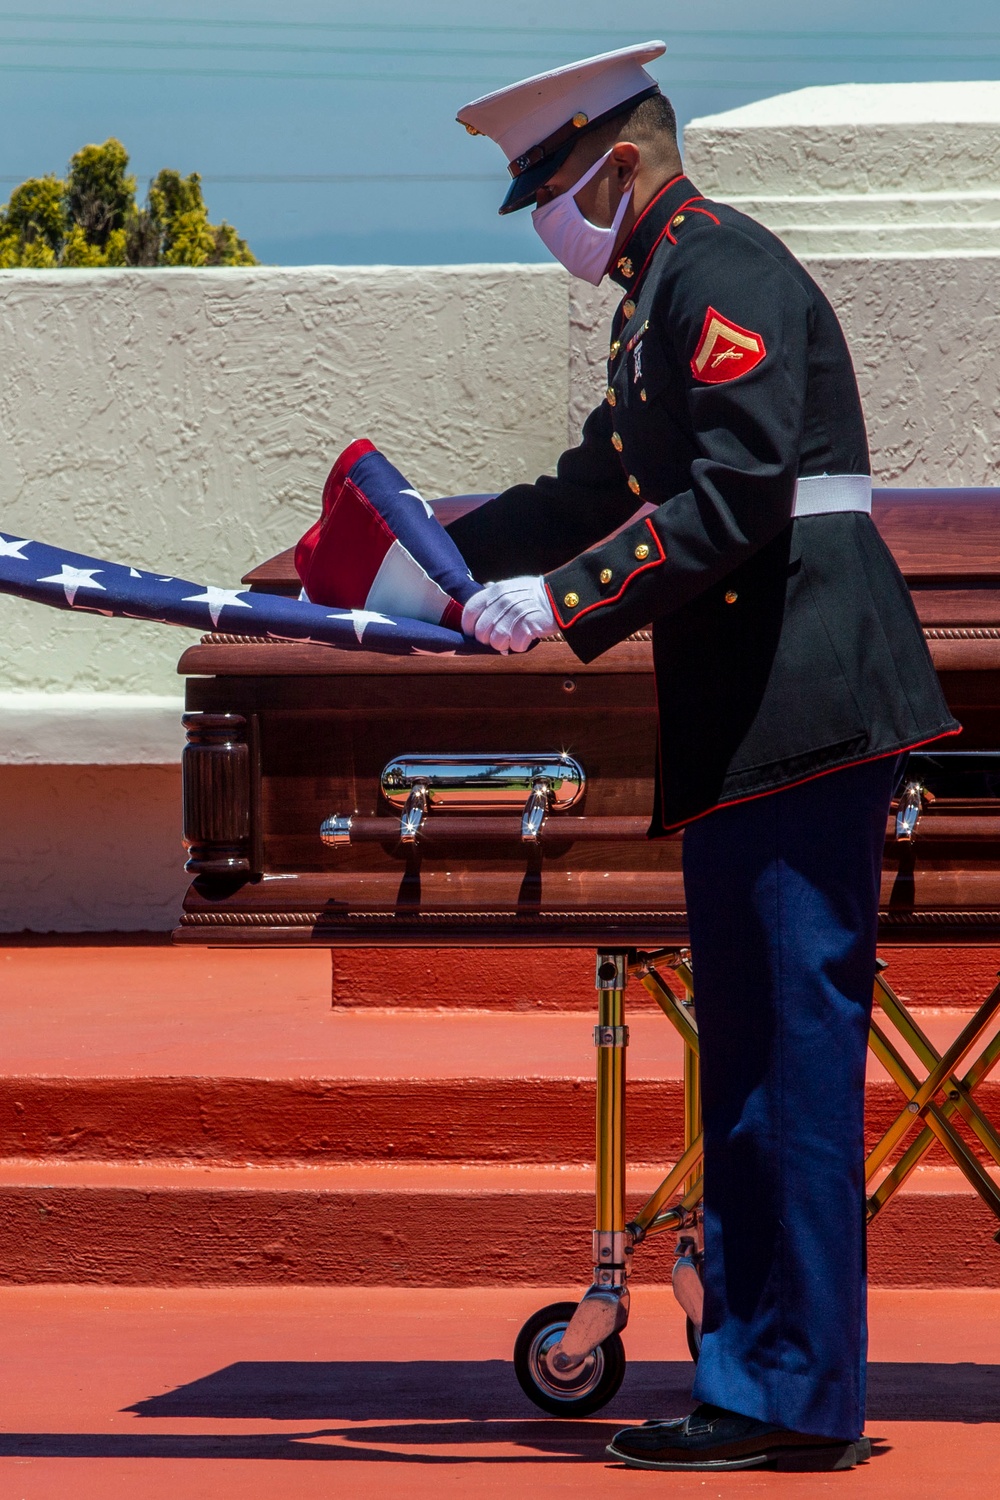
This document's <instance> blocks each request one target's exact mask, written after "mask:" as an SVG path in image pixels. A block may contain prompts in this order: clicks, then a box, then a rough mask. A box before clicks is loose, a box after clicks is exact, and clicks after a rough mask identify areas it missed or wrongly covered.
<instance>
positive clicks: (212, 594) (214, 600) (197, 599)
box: [160, 579, 253, 626]
mask: <svg viewBox="0 0 1000 1500" xmlns="http://www.w3.org/2000/svg"><path fill="white" fill-rule="evenodd" d="M160 581H161V583H162V582H164V580H163V579H161V580H160ZM245 593H246V589H217V588H216V587H215V585H214V584H211V583H209V584H206V586H205V592H204V593H203V594H188V596H187V598H186V599H184V600H183V603H184V604H207V605H208V612H209V614H210V615H211V616H212V624H213V626H215V625H218V623H219V616H220V615H221V614H222V611H223V608H224V607H225V605H227V604H231V605H232V606H233V608H234V609H252V608H253V605H251V604H248V603H247V601H246V600H245V599H241V598H240V594H245Z"/></svg>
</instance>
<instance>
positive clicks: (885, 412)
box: [806, 255, 1000, 485]
mask: <svg viewBox="0 0 1000 1500" xmlns="http://www.w3.org/2000/svg"><path fill="white" fill-rule="evenodd" d="M806 265H807V266H808V268H809V270H810V271H811V272H812V274H813V275H814V276H815V277H816V279H817V281H818V282H819V283H820V285H821V286H822V287H823V288H824V289H825V291H826V293H827V295H828V296H829V298H830V300H831V301H832V303H833V305H834V307H835V308H836V309H837V312H838V313H839V315H840V318H841V321H842V323H843V325H844V329H845V331H846V333H847V338H848V342H849V343H850V346H851V352H852V354H853V357H854V365H855V369H856V370H857V373H858V384H859V386H860V388H861V399H862V401H863V403H864V409H865V417H866V420H867V424H868V436H869V441H870V443H871V450H872V472H873V474H874V475H875V477H876V483H879V484H885V485H980V484H981V485H994V484H1000V371H998V368H997V357H996V356H997V350H998V349H1000V255H957V256H947V255H927V256H894V257H876V256H867V257H863V258H860V259H853V258H849V257H831V258H827V259H821V260H812V259H809V260H807V261H806Z"/></svg>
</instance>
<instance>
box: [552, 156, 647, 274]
mask: <svg viewBox="0 0 1000 1500" xmlns="http://www.w3.org/2000/svg"><path fill="white" fill-rule="evenodd" d="M613 150H614V147H613V146H612V148H611V151H613ZM611 151H606V152H605V154H604V155H603V156H602V157H601V158H600V159H599V160H598V161H595V162H594V165H593V166H592V167H591V168H590V169H589V171H586V172H584V174H583V176H582V177H581V178H580V180H579V182H576V183H574V184H573V186H572V187H571V188H570V189H569V190H568V192H565V193H560V194H559V196H558V197H557V198H553V199H552V201H551V203H543V204H542V206H541V208H536V209H535V210H534V211H533V213H532V215H531V222H532V224H533V225H534V226H535V230H536V231H537V234H538V237H539V239H540V240H541V241H542V243H543V244H544V245H546V246H547V247H548V249H549V250H551V251H552V254H553V255H554V256H555V258H556V260H558V261H561V262H562V264H563V265H564V266H565V267H566V269H567V271H569V272H570V274H571V275H572V276H579V278H580V280H581V281H589V282H590V284H591V286H597V285H598V283H599V282H600V281H601V280H602V279H603V277H604V273H605V271H606V270H607V268H608V261H609V260H610V259H611V252H612V251H613V250H614V248H615V241H616V240H617V238H618V231H619V229H620V228H621V225H622V219H624V217H625V210H626V209H627V208H628V206H629V203H630V202H631V201H632V193H631V190H630V191H629V192H627V193H623V194H622V201H621V202H620V203H619V205H618V210H617V212H616V214H615V218H614V223H613V224H612V225H611V228H610V229H601V228H600V227H599V226H598V225H597V224H591V222H590V220H589V219H585V218H584V217H583V214H582V213H581V212H580V209H579V205H578V204H577V201H576V195H577V193H578V192H579V191H580V189H581V188H583V187H586V185H587V183H588V182H589V181H590V179H591V178H592V177H596V176H597V174H598V172H599V171H600V170H601V168H602V167H603V166H604V163H605V162H606V161H607V159H608V157H609V156H610V155H611Z"/></svg>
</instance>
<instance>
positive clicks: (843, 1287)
mask: <svg viewBox="0 0 1000 1500" xmlns="http://www.w3.org/2000/svg"><path fill="white" fill-rule="evenodd" d="M896 764H897V762H896V758H895V757H889V758H887V759H885V760H878V761H873V762H870V763H869V764H867V765H860V766H851V767H848V768H847V769H846V770H843V771H836V772H833V773H831V774H829V775H826V776H820V777H817V778H816V779H815V780H813V781H809V782H806V783H805V784H804V785H802V786H798V787H791V788H789V789H788V790H785V791H780V792H775V793H772V794H771V795H770V796H766V797H760V798H758V799H756V800H754V801H751V802H744V803H740V804H738V805H737V806H735V807H729V808H722V809H720V810H718V811H717V812H713V813H710V814H709V815H708V816H707V817H704V818H702V819H700V820H699V821H697V822H695V823H692V824H691V825H690V826H689V827H688V828H687V829H685V832H684V885H685V891H686V894H687V905H688V915H689V920H690V931H691V953H692V964H693V969H694V985H695V1008H696V1011H697V1017H698V1030H699V1033H700V1037H701V1079H702V1106H703V1111H704V1129H705V1313H704V1324H703V1330H702V1332H703V1340H702V1348H701V1357H700V1359H699V1361H698V1370H697V1375H696V1379H695V1385H694V1395H695V1399H696V1400H698V1401H707V1402H711V1403H712V1404H714V1405H716V1406H722V1407H725V1408H727V1409H728V1410H730V1411H736V1412H739V1413H741V1414H742V1415H744V1416H748V1417H757V1418H760V1419H761V1420H763V1421H768V1422H774V1423H776V1424H778V1425H780V1426H782V1427H786V1428H790V1429H792V1430H793V1431H796V1432H804V1433H816V1434H819V1435H821V1436H828V1437H833V1438H844V1439H851V1438H855V1437H857V1436H859V1435H860V1433H861V1430H862V1427H863V1425H864V1400H865V1376H864V1370H865V1359H866V1346H867V1331H866V1328H867V1325H866V1311H865V1300H866V1283H865V1191H864V1170H863V1167H864V1083H865V1063H866V1056H867V1043H868V1023H869V1017H870V1014H871V1003H872V988H873V980H874V973H875V938H876V923H877V916H878V891H879V876H880V873H881V868H882V849H883V843H884V839H885V823H886V816H887V813H888V810H889V801H890V797H891V792H892V785H893V779H894V776H895V771H896Z"/></svg>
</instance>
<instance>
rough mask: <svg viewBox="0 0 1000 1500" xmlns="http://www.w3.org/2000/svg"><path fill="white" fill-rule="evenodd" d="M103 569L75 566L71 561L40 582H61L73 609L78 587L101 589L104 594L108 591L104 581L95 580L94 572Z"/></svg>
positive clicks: (100, 571)
mask: <svg viewBox="0 0 1000 1500" xmlns="http://www.w3.org/2000/svg"><path fill="white" fill-rule="evenodd" d="M103 571H104V570H103V568H73V567H71V566H70V565H69V563H63V565H62V568H61V569H60V571H59V572H58V573H50V574H49V576H48V578H39V580H38V582H39V583H61V584H62V586H63V592H64V593H65V595H66V603H67V604H68V605H69V606H70V608H71V609H72V607H73V600H74V599H75V598H76V591H77V589H100V591H101V593H102V594H106V593H107V589H106V588H105V587H104V584H103V583H95V582H94V574H95V573H102V572H103Z"/></svg>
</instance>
